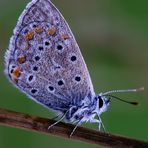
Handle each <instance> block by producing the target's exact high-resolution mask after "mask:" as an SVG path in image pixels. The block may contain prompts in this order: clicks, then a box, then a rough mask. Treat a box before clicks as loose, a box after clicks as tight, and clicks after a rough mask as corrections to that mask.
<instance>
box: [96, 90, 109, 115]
mask: <svg viewBox="0 0 148 148" xmlns="http://www.w3.org/2000/svg"><path fill="white" fill-rule="evenodd" d="M96 98H97V99H98V107H97V110H98V111H97V113H98V115H100V114H101V113H102V112H105V111H107V109H108V107H109V105H110V99H108V98H107V97H106V96H103V94H102V93H100V94H97V95H96Z"/></svg>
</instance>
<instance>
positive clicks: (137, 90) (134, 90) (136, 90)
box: [102, 87, 144, 96]
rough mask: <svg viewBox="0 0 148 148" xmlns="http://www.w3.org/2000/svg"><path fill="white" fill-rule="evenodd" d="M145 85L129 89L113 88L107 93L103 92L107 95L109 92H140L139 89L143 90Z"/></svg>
mask: <svg viewBox="0 0 148 148" xmlns="http://www.w3.org/2000/svg"><path fill="white" fill-rule="evenodd" d="M143 90H144V87H139V88H135V89H127V90H111V91H107V92H105V93H103V94H102V95H103V96H106V95H108V94H112V93H122V92H139V91H143Z"/></svg>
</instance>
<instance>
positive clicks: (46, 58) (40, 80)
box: [5, 0, 142, 135]
mask: <svg viewBox="0 0 148 148" xmlns="http://www.w3.org/2000/svg"><path fill="white" fill-rule="evenodd" d="M5 73H6V75H7V76H8V78H9V80H10V81H11V82H12V83H13V84H14V85H15V86H16V87H17V88H19V89H20V90H21V91H22V92H24V93H25V94H27V95H28V96H29V98H31V99H32V100H34V101H36V102H37V103H39V104H41V105H43V106H45V107H47V108H48V109H51V110H53V111H55V112H58V113H60V114H61V117H60V119H59V120H58V121H57V122H56V123H54V124H53V125H51V126H49V128H51V127H52V126H54V125H55V124H57V123H58V122H60V121H61V120H64V121H65V122H69V123H73V124H76V127H77V126H79V125H80V124H81V123H83V122H93V123H94V122H96V123H98V126H99V129H100V128H101V126H102V127H104V126H103V123H102V121H101V118H100V115H101V113H102V112H105V111H106V110H107V108H108V106H109V104H110V99H109V98H108V97H110V98H117V97H114V96H112V95H109V94H111V93H114V92H135V91H139V90H141V89H142V88H140V89H131V90H113V91H108V92H105V93H99V94H96V93H95V92H94V88H93V85H92V82H91V79H90V75H89V72H88V70H87V66H86V64H85V62H84V59H83V57H82V55H81V52H80V49H79V47H78V45H77V43H76V41H75V38H74V36H73V34H72V32H71V30H70V28H69V26H68V24H67V22H66V21H65V19H64V18H63V16H62V15H61V13H60V12H59V11H58V10H57V8H56V7H55V6H54V5H53V4H52V2H51V1H50V0H32V1H31V2H30V3H29V4H28V5H27V7H26V8H25V10H24V12H23V13H22V14H21V16H20V18H19V20H18V22H17V25H16V27H15V29H14V32H13V36H12V37H11V40H10V45H9V48H8V50H7V52H6V56H5ZM117 99H120V98H117ZM130 103H133V104H136V103H134V102H130ZM96 116H97V117H98V118H96ZM76 127H75V128H74V129H73V131H72V133H71V135H72V134H73V132H74V131H75V129H76Z"/></svg>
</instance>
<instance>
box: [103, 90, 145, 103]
mask: <svg viewBox="0 0 148 148" xmlns="http://www.w3.org/2000/svg"><path fill="white" fill-rule="evenodd" d="M143 90H144V87H139V88H136V89H127V90H112V91H108V92H105V93H103V94H102V96H108V97H111V98H114V99H117V100H120V101H122V102H125V103H129V104H132V105H138V102H132V101H126V100H123V99H121V98H119V97H116V96H113V95H110V94H112V93H118V92H119V93H120V92H139V91H143ZM111 98H109V100H108V101H110V99H111Z"/></svg>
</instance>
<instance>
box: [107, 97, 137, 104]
mask: <svg viewBox="0 0 148 148" xmlns="http://www.w3.org/2000/svg"><path fill="white" fill-rule="evenodd" d="M105 96H107V97H110V98H109V101H110V99H112V98H114V99H117V100H120V101H122V102H125V103H128V104H131V105H138V104H139V103H138V102H133V101H127V100H123V99H121V98H119V97H116V96H113V95H105Z"/></svg>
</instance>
